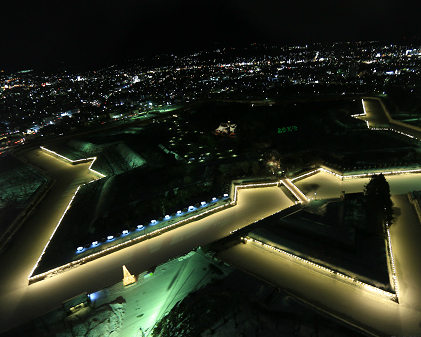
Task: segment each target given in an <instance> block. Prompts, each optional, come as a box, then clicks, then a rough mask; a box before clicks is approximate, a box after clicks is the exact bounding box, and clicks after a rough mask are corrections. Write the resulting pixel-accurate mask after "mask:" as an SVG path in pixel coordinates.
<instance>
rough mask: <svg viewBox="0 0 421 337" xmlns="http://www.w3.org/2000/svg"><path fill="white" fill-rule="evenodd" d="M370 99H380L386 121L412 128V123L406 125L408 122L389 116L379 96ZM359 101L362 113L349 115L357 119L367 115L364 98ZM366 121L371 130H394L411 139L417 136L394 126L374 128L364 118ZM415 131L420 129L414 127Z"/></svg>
mask: <svg viewBox="0 0 421 337" xmlns="http://www.w3.org/2000/svg"><path fill="white" fill-rule="evenodd" d="M372 99H377V100H379V101H380V104H381V106H382V108H383V110H384V112H385V114H386V117H387V119H388V121H389V123H392V124H393V123H395V124H398V125H400V126H403V127H406V128H412V129H413V128H414V127H413V126H412V125H408V124H406V123H403V122H400V121H397V120H394V119H393V118H392V117H391V116H390V114H389V113H388V111H387V109H386V106H385V105H384V103H383V101H382V100H381V99H379V98H375V97H373V98H372ZM361 102H362V106H363V110H364V113H362V114H355V115H351V117H354V118H357V119H359V118H360V117H365V116H367V111H366V109H365V104H364V98H363V99H361ZM365 122H366V124H367V128H369V129H370V130H373V131H393V132H396V133H399V134H401V135H403V136H406V137H409V138H412V139H418V138H417V137H415V136H413V135H410V134H408V133H405V132H402V131H399V130H396V129H394V128H389V127H388V128H376V127H373V128H370V124H369V122H368V121H367V120H366V121H365ZM415 131H420V129H419V128H416V130H415Z"/></svg>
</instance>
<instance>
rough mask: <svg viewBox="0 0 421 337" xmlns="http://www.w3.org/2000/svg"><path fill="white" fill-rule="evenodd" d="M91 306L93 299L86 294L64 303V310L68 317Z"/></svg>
mask: <svg viewBox="0 0 421 337" xmlns="http://www.w3.org/2000/svg"><path fill="white" fill-rule="evenodd" d="M90 304H91V299H90V298H89V296H88V294H87V293H86V292H84V293H82V294H80V295H77V296H75V297H72V298H71V299H69V300H67V301H65V302H63V304H62V306H63V310H64V312H65V313H66V314H67V315H71V314H74V313H75V312H77V311H79V310H80V309H83V308H87V307H89V306H90Z"/></svg>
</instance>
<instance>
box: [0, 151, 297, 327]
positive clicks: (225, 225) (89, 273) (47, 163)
mask: <svg viewBox="0 0 421 337" xmlns="http://www.w3.org/2000/svg"><path fill="white" fill-rule="evenodd" d="M24 156H25V158H27V159H28V160H30V161H31V162H34V163H36V164H37V165H38V166H40V167H41V168H42V169H44V170H46V171H48V172H49V173H50V174H51V176H52V177H53V178H54V179H56V180H57V183H56V185H55V186H54V190H52V191H50V193H49V195H48V197H47V199H46V200H45V201H43V202H42V203H41V205H40V207H39V210H38V211H37V213H36V214H34V216H32V217H31V218H30V219H29V221H28V222H27V223H26V224H24V226H23V229H22V232H21V235H19V236H18V237H17V238H16V239H14V243H13V246H12V247H11V248H10V249H9V250H8V251H6V252H5V254H4V255H2V256H0V265H1V268H2V273H1V274H0V286H1V289H2V290H3V291H2V292H1V294H0V317H1V318H2V319H1V320H0V332H1V331H5V330H8V329H10V328H12V327H14V326H17V325H20V324H22V323H24V322H27V321H29V320H31V319H33V318H35V317H38V316H40V315H41V314H43V313H45V312H48V311H50V310H52V309H55V308H57V307H59V306H60V305H61V303H62V302H63V301H65V300H66V299H69V298H71V297H73V296H75V295H78V294H80V293H82V292H84V291H87V292H88V293H91V292H95V291H97V290H100V289H103V288H105V287H107V286H110V285H112V284H114V283H116V282H118V281H120V280H122V276H123V275H122V265H123V264H125V265H126V266H127V268H128V269H129V270H130V272H131V273H132V274H139V273H141V272H143V271H144V270H147V269H148V268H150V267H151V266H156V265H159V264H161V263H163V262H166V261H168V260H170V259H172V258H174V257H175V256H179V255H182V254H185V253H187V252H189V251H190V250H192V249H193V248H195V247H198V246H204V245H206V244H208V243H210V242H213V241H215V240H217V239H219V238H221V237H224V236H226V235H228V234H229V232H230V231H232V230H234V229H237V228H240V227H243V226H246V225H248V224H250V223H251V222H254V221H256V220H259V219H262V218H264V217H267V216H268V215H270V214H273V213H274V212H276V211H279V210H280V209H284V208H286V207H288V206H291V205H293V204H294V203H293V202H292V201H291V200H290V199H289V198H288V197H287V196H286V195H285V194H284V193H283V192H282V190H281V189H280V188H279V187H266V188H259V189H244V190H240V191H239V194H238V204H237V205H236V206H234V207H231V208H229V209H227V210H224V211H223V212H219V213H216V214H212V215H210V216H208V217H206V218H204V219H200V220H198V221H195V222H192V223H189V224H187V225H185V226H183V227H180V228H177V229H174V230H172V231H170V232H168V233H165V234H162V235H160V236H159V237H156V238H153V239H150V240H147V241H144V242H140V243H139V244H136V245H134V246H131V247H128V248H126V249H123V250H120V251H117V252H115V253H113V254H110V255H107V256H105V257H103V258H100V259H98V260H95V261H92V262H89V263H87V264H85V265H82V266H79V267H77V268H74V269H72V270H68V271H66V272H63V273H62V274H59V275H56V276H54V277H52V278H49V279H46V280H43V281H41V282H37V283H34V284H32V285H30V286H28V281H27V277H28V275H29V274H30V272H31V270H32V268H33V266H34V265H35V263H36V261H37V260H38V257H39V255H40V254H41V252H42V250H43V248H44V246H45V244H46V243H47V242H48V239H49V237H50V236H51V234H52V232H53V231H54V228H55V226H56V224H57V223H58V220H59V219H60V217H61V215H62V213H63V211H64V209H65V208H66V206H67V204H68V201H69V200H70V198H71V196H72V195H73V193H74V191H75V190H76V188H77V185H78V184H79V183H83V182H86V181H89V180H92V179H93V178H94V177H93V176H92V175H91V174H90V173H89V172H88V167H89V163H85V164H78V165H75V166H72V165H70V164H66V163H64V162H62V161H59V160H57V159H55V158H54V157H52V156H50V155H48V154H46V153H45V152H41V151H39V150H36V151H34V152H28V153H25V154H24Z"/></svg>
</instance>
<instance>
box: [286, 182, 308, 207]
mask: <svg viewBox="0 0 421 337" xmlns="http://www.w3.org/2000/svg"><path fill="white" fill-rule="evenodd" d="M280 181H281V183H282V184H284V186H285V187H286V188H287V189H288V190H289V191H290V192H291V193H292V194H293V195H294V197H296V198H297V200H298V201H299V202H302V203H308V202H309V201H310V200H309V199H308V198H307V197H306V196H305V194H304V193H303V192H301V190H300V189H299V188H298V187H297V186H295V185H294V184H293V183H292V181H291V180H290V179H288V178H282V179H281V180H280Z"/></svg>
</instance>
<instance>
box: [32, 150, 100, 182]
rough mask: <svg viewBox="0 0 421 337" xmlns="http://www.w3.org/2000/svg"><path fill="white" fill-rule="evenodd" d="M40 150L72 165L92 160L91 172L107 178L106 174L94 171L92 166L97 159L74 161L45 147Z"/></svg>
mask: <svg viewBox="0 0 421 337" xmlns="http://www.w3.org/2000/svg"><path fill="white" fill-rule="evenodd" d="M40 148H41V149H42V150H44V151H47V152H49V153H51V154H52V155H54V156H57V157H60V158H62V159H64V160H65V161H68V162H69V163H70V164H72V165H75V164H79V163H84V162H87V161H89V160H92V163H91V165H89V171H92V172H93V173H95V174H96V175H98V176H100V177H101V178H104V177H105V174H102V173H100V172H98V171H96V170H94V169H92V165H93V164H94V163H95V160H96V159H97V157H89V158H84V159H78V160H72V159H69V158H67V157H65V156H63V155H61V154H59V153H57V152H55V151H52V150H49V149H47V148H46V147H44V146H40Z"/></svg>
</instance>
